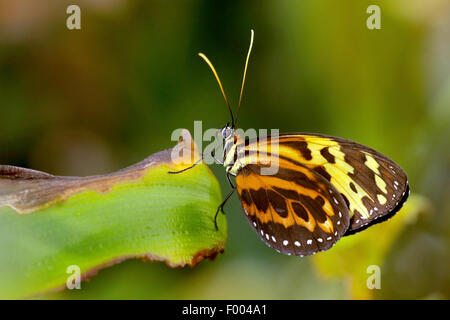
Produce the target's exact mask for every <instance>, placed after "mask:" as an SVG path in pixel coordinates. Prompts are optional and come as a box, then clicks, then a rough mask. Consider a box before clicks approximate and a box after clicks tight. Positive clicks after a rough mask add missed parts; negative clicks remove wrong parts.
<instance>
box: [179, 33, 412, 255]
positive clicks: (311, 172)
mask: <svg viewBox="0 0 450 320" xmlns="http://www.w3.org/2000/svg"><path fill="white" fill-rule="evenodd" d="M253 37H254V32H253V30H252V31H251V41H250V48H249V50H248V53H247V59H246V62H245V68H244V75H243V79H242V86H241V94H240V97H239V104H238V109H237V112H236V118H235V117H234V114H233V112H232V110H231V107H230V104H229V103H228V100H227V97H226V95H225V91H224V89H223V86H222V84H221V81H220V78H219V76H218V74H217V72H216V70H215V68H214V66H213V64H212V63H211V62H210V61H209V59H208V58H207V57H206V56H205V55H204V54H203V53H199V55H200V57H201V58H202V59H203V60H205V62H206V63H207V64H208V65H209V67H210V68H211V70H212V72H213V74H214V76H215V78H216V80H217V82H218V84H219V88H220V90H221V92H222V95H223V97H224V99H225V102H226V103H227V106H228V110H229V112H230V115H231V124H227V125H226V126H224V127H223V128H222V129H221V130H219V131H218V134H217V136H218V137H219V138H221V139H222V140H223V145H224V152H223V159H222V161H220V160H218V159H216V161H217V162H219V163H221V164H222V165H223V166H224V167H225V170H226V177H227V179H228V182H229V184H230V186H231V187H232V190H231V191H230V193H229V194H228V195H227V196H226V197H225V200H224V201H223V203H222V204H221V205H220V206H219V207H218V209H217V212H216V218H217V214H218V213H219V211H222V212H223V207H224V205H225V203H226V202H227V200H228V199H229V198H230V197H231V195H232V194H233V193H234V191H237V193H238V195H239V199H240V202H241V205H242V209H243V212H244V213H245V217H246V218H247V220H248V222H249V224H250V226H251V227H252V228H253V229H254V230H255V232H256V233H257V235H258V236H259V237H260V238H261V240H262V241H264V242H265V243H266V244H267V245H268V246H270V247H271V248H273V249H275V250H276V251H278V252H280V253H283V254H287V255H295V256H306V255H311V254H315V253H317V252H321V251H325V250H328V249H330V248H331V247H332V246H333V245H334V244H335V243H336V242H337V241H338V240H339V239H340V238H341V237H343V236H347V235H351V234H354V233H357V232H360V231H362V230H364V229H366V228H368V227H370V226H372V225H374V224H376V223H379V222H382V221H385V220H387V219H389V218H391V217H392V216H393V215H394V214H395V213H396V212H398V210H399V209H400V208H401V207H402V206H403V204H404V203H405V201H406V200H407V198H408V195H409V185H408V179H407V176H406V173H405V172H404V171H403V170H402V168H400V166H398V165H397V164H396V163H395V162H394V161H392V160H391V159H389V158H388V157H386V156H385V155H383V154H381V153H380V152H377V151H375V150H374V149H371V148H369V147H366V146H364V145H361V144H359V143H356V142H353V141H349V140H346V139H342V138H337V137H332V136H328V135H323V134H315V133H285V134H280V135H278V136H268V137H258V138H254V139H244V138H243V137H242V136H241V135H240V134H239V133H238V132H237V131H238V130H237V129H236V123H237V119H238V115H239V109H240V105H241V101H242V93H243V89H244V84H245V77H246V73H247V66H248V61H249V57H250V53H251V50H252V46H253ZM199 161H201V159H200V160H199ZM197 163H198V162H197ZM197 163H194V164H193V165H192V166H190V167H188V168H186V169H184V170H182V171H185V170H187V169H190V168H192V167H194V166H195V165H196V164H197ZM272 163H276V164H277V169H278V170H276V172H275V173H273V174H265V173H264V172H263V171H264V169H267V168H268V164H272ZM179 172H181V171H179ZM172 173H175V172H172ZM177 173H178V172H177ZM230 176H234V177H235V184H233V182H232V179H231V177H230ZM216 228H217V224H216Z"/></svg>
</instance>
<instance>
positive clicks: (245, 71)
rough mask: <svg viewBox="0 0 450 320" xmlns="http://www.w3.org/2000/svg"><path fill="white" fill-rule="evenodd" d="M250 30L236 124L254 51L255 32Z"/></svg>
mask: <svg viewBox="0 0 450 320" xmlns="http://www.w3.org/2000/svg"><path fill="white" fill-rule="evenodd" d="M250 32H251V37H250V47H249V48H248V53H247V59H246V60H245V68H244V76H243V77H242V86H241V94H240V95H239V104H238V108H237V112H236V124H237V121H238V117H239V110H240V109H241V102H242V95H243V92H244V85H245V76H246V75H247V67H248V60H249V59H250V53H251V52H252V48H253V34H254V32H253V29H252V30H251V31H250Z"/></svg>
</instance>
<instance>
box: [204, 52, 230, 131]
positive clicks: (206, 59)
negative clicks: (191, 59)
mask: <svg viewBox="0 0 450 320" xmlns="http://www.w3.org/2000/svg"><path fill="white" fill-rule="evenodd" d="M198 55H199V56H200V58H202V59H203V60H205V62H206V63H207V64H208V66H209V67H210V68H211V70H212V72H213V73H214V76H215V77H216V80H217V83H218V84H219V87H220V91H222V95H223V97H224V99H225V102H226V103H227V106H228V110H229V111H230V115H231V125H232V127H233V128H234V124H235V123H234V116H233V112H232V111H231V107H230V104H229V103H228V99H227V96H226V94H225V91H224V90H223V86H222V83H221V82H220V78H219V75H218V74H217V72H216V69H214V66H213V64H212V63H211V61H209V59H208V58H207V57H206V56H205V55H204V54H203V53H201V52H200V53H199V54H198Z"/></svg>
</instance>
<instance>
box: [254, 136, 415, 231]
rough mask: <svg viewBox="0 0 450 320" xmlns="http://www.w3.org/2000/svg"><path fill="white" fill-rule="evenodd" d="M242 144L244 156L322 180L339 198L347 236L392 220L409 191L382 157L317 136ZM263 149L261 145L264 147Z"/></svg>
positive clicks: (400, 172) (402, 175) (403, 178)
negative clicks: (259, 156) (262, 153)
mask: <svg viewBox="0 0 450 320" xmlns="http://www.w3.org/2000/svg"><path fill="white" fill-rule="evenodd" d="M272 140H274V139H273V138H270V137H268V138H267V139H266V140H261V141H259V142H258V141H256V140H255V141H248V142H247V143H246V144H245V151H246V154H251V153H252V152H256V151H257V150H266V153H267V154H268V155H271V156H272V157H273V156H274V154H275V153H276V154H278V155H279V158H280V161H281V162H280V167H282V166H283V164H282V163H283V162H288V163H292V164H294V165H300V164H301V165H303V166H306V167H308V168H309V169H311V170H314V171H315V172H316V173H318V174H319V175H321V176H322V177H323V178H324V179H326V180H327V181H328V182H329V183H330V184H331V185H332V186H333V187H334V188H335V189H336V190H337V191H338V192H339V193H340V194H341V196H342V198H343V199H344V201H345V203H346V205H347V207H348V210H349V212H350V217H351V219H350V226H349V229H348V231H347V234H353V233H355V232H358V231H361V230H363V229H365V228H367V227H368V226H370V225H372V224H374V223H378V222H381V221H384V220H386V219H388V218H390V217H392V216H393V215H394V214H395V213H396V212H397V211H398V210H399V208H400V207H401V206H402V205H403V203H404V202H405V201H406V199H407V197H408V194H409V186H408V181H407V176H406V174H405V172H404V171H403V170H402V169H401V168H400V167H399V166H398V165H397V164H396V163H395V162H393V161H392V160H390V159H389V158H387V157H386V156H384V155H383V154H381V153H379V152H377V151H375V150H373V149H371V148H369V147H366V146H364V145H361V144H359V143H356V142H353V141H349V140H345V139H342V138H336V137H331V136H327V135H320V134H304V133H288V134H282V135H280V136H279V137H278V139H277V143H278V146H277V149H276V152H275V148H273V147H271V143H273V141H272ZM264 144H266V145H264Z"/></svg>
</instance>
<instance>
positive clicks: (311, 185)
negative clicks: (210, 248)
mask: <svg viewBox="0 0 450 320" xmlns="http://www.w3.org/2000/svg"><path fill="white" fill-rule="evenodd" d="M262 167H263V166H262V165H259V164H248V165H246V166H245V167H244V168H242V170H241V171H240V172H239V174H238V175H237V177H236V184H237V189H238V193H239V197H240V200H241V204H242V207H243V209H244V212H245V214H246V217H247V219H248V221H249V222H250V225H251V226H252V227H253V228H254V229H255V231H256V232H257V234H258V235H259V237H260V238H261V239H262V240H263V241H264V242H265V243H266V244H268V245H269V246H270V247H272V248H274V249H276V250H277V251H279V252H282V253H284V254H289V255H291V254H292V255H298V256H303V255H310V254H314V253H316V252H318V251H324V250H327V249H329V248H330V247H331V246H332V245H334V244H335V243H336V241H338V240H339V239H340V237H341V236H342V235H343V234H345V232H346V231H347V229H348V226H349V219H350V215H349V212H348V208H347V206H346V204H345V201H344V199H343V198H342V196H341V195H340V193H339V192H338V191H337V190H336V189H335V188H334V187H333V186H332V185H331V184H330V183H329V182H328V181H327V180H326V179H324V178H323V177H321V176H320V175H319V174H317V173H316V172H314V171H312V170H311V169H309V168H307V167H304V166H301V165H291V164H288V163H282V165H280V168H279V170H278V172H277V173H276V174H274V175H261V174H260V170H261V168H262Z"/></svg>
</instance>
